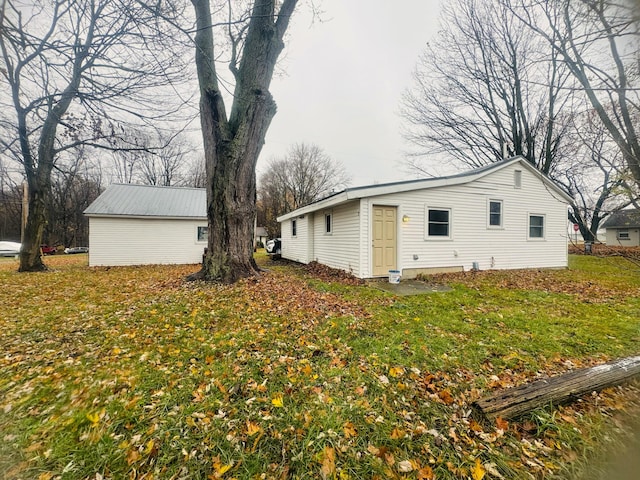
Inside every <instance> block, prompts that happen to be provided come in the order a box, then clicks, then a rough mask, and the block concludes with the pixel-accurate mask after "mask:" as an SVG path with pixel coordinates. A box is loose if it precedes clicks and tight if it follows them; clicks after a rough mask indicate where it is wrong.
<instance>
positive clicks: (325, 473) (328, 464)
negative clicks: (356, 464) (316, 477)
mask: <svg viewBox="0 0 640 480" xmlns="http://www.w3.org/2000/svg"><path fill="white" fill-rule="evenodd" d="M321 473H322V478H323V479H326V478H331V477H333V475H335V473H336V451H335V450H334V449H333V448H331V447H324V451H323V458H322V470H321Z"/></svg>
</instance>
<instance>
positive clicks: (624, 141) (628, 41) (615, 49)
mask: <svg viewBox="0 0 640 480" xmlns="http://www.w3.org/2000/svg"><path fill="white" fill-rule="evenodd" d="M503 2H504V3H505V4H506V5H507V6H508V7H509V8H510V10H511V11H512V12H513V13H514V14H515V15H516V16H517V17H518V18H519V19H520V21H521V22H522V23H523V25H524V26H525V27H527V28H528V29H529V30H530V31H532V32H535V33H536V34H537V35H538V36H539V37H540V38H542V39H544V40H545V41H546V42H547V43H548V44H549V45H550V46H551V47H552V48H553V51H554V52H556V53H557V54H558V56H559V58H560V59H561V60H562V61H563V63H564V64H565V65H566V67H567V68H568V69H569V71H570V72H571V74H572V75H573V77H574V78H575V80H576V81H577V82H578V84H579V85H580V87H581V88H582V92H583V93H584V95H585V96H586V97H587V99H588V101H589V102H590V104H591V106H592V108H593V109H594V110H595V112H596V113H597V114H598V117H599V118H600V120H601V121H602V123H603V125H604V126H605V127H606V129H607V131H608V132H609V134H610V136H611V138H612V139H613V140H614V141H615V143H616V145H617V146H618V148H619V149H620V152H621V154H622V158H623V159H624V162H625V163H626V165H627V167H628V169H629V171H630V172H631V174H632V175H633V178H634V179H635V181H636V183H637V184H638V185H640V141H639V139H638V134H639V133H640V132H639V130H638V128H639V127H638V125H639V124H640V123H639V119H640V83H639V82H640V76H639V75H638V68H639V67H638V51H639V50H640V34H639V30H638V25H639V21H638V15H637V14H638V10H637V6H635V5H633V3H632V2H629V3H625V2H613V1H610V0H558V1H553V2H540V1H537V0H503Z"/></svg>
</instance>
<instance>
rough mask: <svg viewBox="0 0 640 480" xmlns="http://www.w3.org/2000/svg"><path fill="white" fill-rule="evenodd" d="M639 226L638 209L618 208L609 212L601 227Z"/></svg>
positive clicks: (639, 215)
mask: <svg viewBox="0 0 640 480" xmlns="http://www.w3.org/2000/svg"><path fill="white" fill-rule="evenodd" d="M637 227H640V210H637V209H628V210H620V211H618V212H615V213H613V214H611V216H610V217H609V218H607V219H606V220H605V221H604V223H603V224H602V226H601V228H637Z"/></svg>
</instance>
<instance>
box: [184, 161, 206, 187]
mask: <svg viewBox="0 0 640 480" xmlns="http://www.w3.org/2000/svg"><path fill="white" fill-rule="evenodd" d="M184 184H185V186H187V187H194V188H205V187H206V186H207V172H206V169H205V162H204V157H203V156H201V155H198V156H196V157H194V158H192V159H191V161H190V162H188V165H187V172H186V174H185V182H184Z"/></svg>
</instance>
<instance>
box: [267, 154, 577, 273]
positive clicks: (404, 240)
mask: <svg viewBox="0 0 640 480" xmlns="http://www.w3.org/2000/svg"><path fill="white" fill-rule="evenodd" d="M570 201H571V198H570V197H568V196H567V195H566V194H565V193H564V192H563V191H562V190H561V189H560V188H559V187H558V186H557V185H556V184H555V183H553V181H551V180H550V179H549V178H548V177H546V176H545V175H543V174H542V173H540V172H539V171H538V170H537V169H535V168H534V167H533V166H532V165H530V164H529V163H528V162H527V161H526V160H525V159H524V158H522V157H519V156H518V157H514V158H511V159H508V160H504V161H501V162H497V163H494V164H491V165H488V166H486V167H483V168H479V169H476V170H472V171H469V172H465V173H462V174H459V175H453V176H448V177H441V178H429V179H424V180H413V181H406V182H397V183H389V184H382V185H370V186H364V187H356V188H348V189H346V190H344V191H342V192H339V193H336V194H334V195H332V196H330V197H327V198H325V199H323V200H320V201H317V202H315V203H313V204H310V205H307V206H305V207H302V208H299V209H297V210H294V211H292V212H290V213H287V214H286V215H282V216H281V217H278V222H280V224H281V228H282V230H281V231H282V235H281V237H282V256H283V257H284V258H287V259H290V260H294V261H297V262H301V263H309V262H311V261H317V262H319V263H321V264H325V265H328V266H330V267H333V268H338V269H342V270H346V271H348V272H351V273H352V274H353V275H355V276H357V277H360V278H372V277H385V276H388V275H389V271H390V270H399V271H400V272H401V274H402V276H403V277H404V278H412V277H415V276H416V275H418V274H420V273H434V272H442V271H461V270H470V269H473V268H478V269H514V268H539V267H542V268H557V267H566V266H567V235H568V232H567V221H568V218H567V210H568V204H569V203H570Z"/></svg>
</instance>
